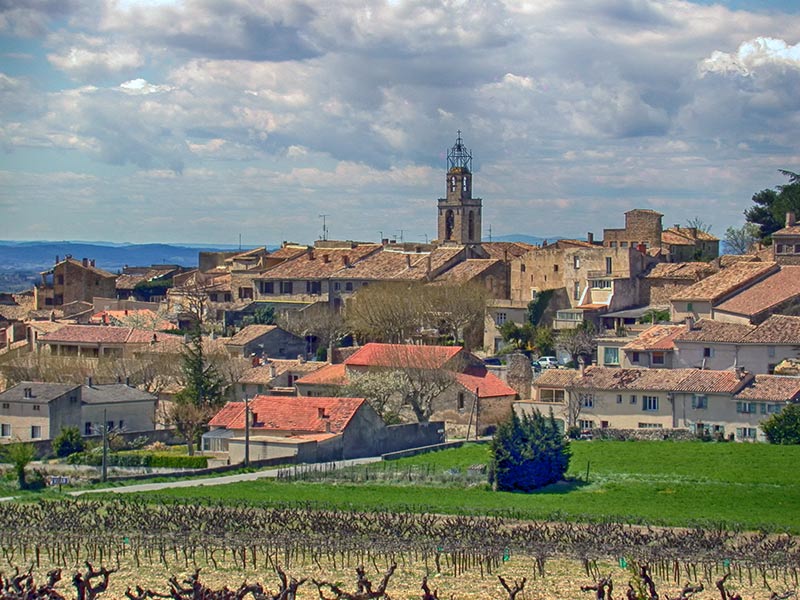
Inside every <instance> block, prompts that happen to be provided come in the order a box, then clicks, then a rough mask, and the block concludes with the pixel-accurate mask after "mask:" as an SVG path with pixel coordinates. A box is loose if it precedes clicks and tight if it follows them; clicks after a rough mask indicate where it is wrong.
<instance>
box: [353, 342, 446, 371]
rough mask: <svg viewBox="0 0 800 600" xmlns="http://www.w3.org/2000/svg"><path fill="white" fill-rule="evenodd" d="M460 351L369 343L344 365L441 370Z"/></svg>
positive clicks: (442, 347)
mask: <svg viewBox="0 0 800 600" xmlns="http://www.w3.org/2000/svg"><path fill="white" fill-rule="evenodd" d="M461 350H462V348H461V346H414V345H409V344H376V343H369V344H366V345H364V346H362V347H361V348H360V349H359V350H357V351H356V352H355V353H353V354H352V355H351V356H349V357H348V358H347V360H345V361H344V364H345V365H350V366H360V367H401V368H403V367H404V368H409V367H410V368H417V369H441V368H444V367H445V366H446V365H447V363H448V362H450V360H452V359H453V358H454V357H456V356H457V355H458V354H459V353H460V352H461Z"/></svg>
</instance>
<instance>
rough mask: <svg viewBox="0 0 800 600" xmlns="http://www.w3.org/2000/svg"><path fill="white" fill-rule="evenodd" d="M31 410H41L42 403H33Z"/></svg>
mask: <svg viewBox="0 0 800 600" xmlns="http://www.w3.org/2000/svg"><path fill="white" fill-rule="evenodd" d="M33 410H38V411H41V410H42V405H41V404H34V405H33Z"/></svg>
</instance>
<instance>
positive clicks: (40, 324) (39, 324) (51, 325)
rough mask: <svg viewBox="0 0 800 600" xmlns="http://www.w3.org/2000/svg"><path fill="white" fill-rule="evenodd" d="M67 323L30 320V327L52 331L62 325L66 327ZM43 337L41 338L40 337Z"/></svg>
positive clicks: (41, 330) (47, 331) (42, 330)
mask: <svg viewBox="0 0 800 600" xmlns="http://www.w3.org/2000/svg"><path fill="white" fill-rule="evenodd" d="M66 326H67V324H66V323H59V322H58V321H29V322H28V327H30V328H32V329H35V330H36V331H39V332H46V333H51V332H53V331H58V330H59V329H61V328H62V327H66ZM40 339H41V338H40Z"/></svg>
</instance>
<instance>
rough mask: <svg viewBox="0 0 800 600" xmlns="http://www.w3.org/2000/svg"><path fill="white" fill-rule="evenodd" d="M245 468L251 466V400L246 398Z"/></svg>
mask: <svg viewBox="0 0 800 600" xmlns="http://www.w3.org/2000/svg"><path fill="white" fill-rule="evenodd" d="M244 466H245V467H249V466H250V398H249V397H248V396H245V397H244Z"/></svg>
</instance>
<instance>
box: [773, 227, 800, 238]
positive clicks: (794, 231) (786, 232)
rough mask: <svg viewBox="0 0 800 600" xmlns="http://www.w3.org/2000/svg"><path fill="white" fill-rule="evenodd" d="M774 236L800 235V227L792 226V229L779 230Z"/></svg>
mask: <svg viewBox="0 0 800 600" xmlns="http://www.w3.org/2000/svg"><path fill="white" fill-rule="evenodd" d="M772 235H773V236H776V235H791V236H795V235H800V225H792V226H791V227H784V228H783V229H778V231H776V232H775V233H773V234H772Z"/></svg>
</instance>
